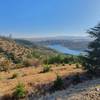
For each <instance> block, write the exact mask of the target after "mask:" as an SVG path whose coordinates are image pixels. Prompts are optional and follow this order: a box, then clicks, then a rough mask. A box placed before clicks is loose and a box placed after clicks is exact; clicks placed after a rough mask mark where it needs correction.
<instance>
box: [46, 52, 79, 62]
mask: <svg viewBox="0 0 100 100" xmlns="http://www.w3.org/2000/svg"><path fill="white" fill-rule="evenodd" d="M47 62H48V64H54V63H57V64H60V63H62V64H70V63H71V64H72V63H77V62H79V61H78V57H77V56H72V55H61V54H58V55H55V56H52V57H49V58H48V59H46V60H44V63H47Z"/></svg>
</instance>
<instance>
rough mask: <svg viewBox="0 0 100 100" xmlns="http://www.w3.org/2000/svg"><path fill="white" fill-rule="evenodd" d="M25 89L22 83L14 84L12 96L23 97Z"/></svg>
mask: <svg viewBox="0 0 100 100" xmlns="http://www.w3.org/2000/svg"><path fill="white" fill-rule="evenodd" d="M25 94H26V91H25V86H24V84H22V83H19V84H18V85H17V86H16V90H15V92H14V98H23V97H25Z"/></svg>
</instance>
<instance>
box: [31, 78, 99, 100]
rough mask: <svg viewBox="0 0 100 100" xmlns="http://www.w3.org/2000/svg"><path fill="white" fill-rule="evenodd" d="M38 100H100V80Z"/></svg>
mask: <svg viewBox="0 0 100 100" xmlns="http://www.w3.org/2000/svg"><path fill="white" fill-rule="evenodd" d="M29 100H34V99H29ZM37 100H100V78H99V79H94V80H91V81H86V82H84V83H80V84H78V85H76V86H71V87H69V88H68V89H66V90H63V91H59V92H55V93H54V94H51V95H49V94H48V95H47V96H43V97H41V98H38V99H37Z"/></svg>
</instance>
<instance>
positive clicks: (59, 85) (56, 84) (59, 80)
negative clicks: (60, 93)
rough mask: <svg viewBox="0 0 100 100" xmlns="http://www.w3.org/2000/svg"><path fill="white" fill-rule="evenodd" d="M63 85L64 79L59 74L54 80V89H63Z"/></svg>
mask: <svg viewBox="0 0 100 100" xmlns="http://www.w3.org/2000/svg"><path fill="white" fill-rule="evenodd" d="M62 86H63V80H62V78H61V77H60V76H59V75H57V77H56V80H55V81H54V85H53V90H60V89H62Z"/></svg>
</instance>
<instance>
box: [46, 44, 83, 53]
mask: <svg viewBox="0 0 100 100" xmlns="http://www.w3.org/2000/svg"><path fill="white" fill-rule="evenodd" d="M48 47H49V48H51V49H54V50H56V51H58V52H61V53H64V54H72V55H79V54H80V53H82V51H78V50H71V49H68V48H66V47H64V46H61V45H49V46H48Z"/></svg>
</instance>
